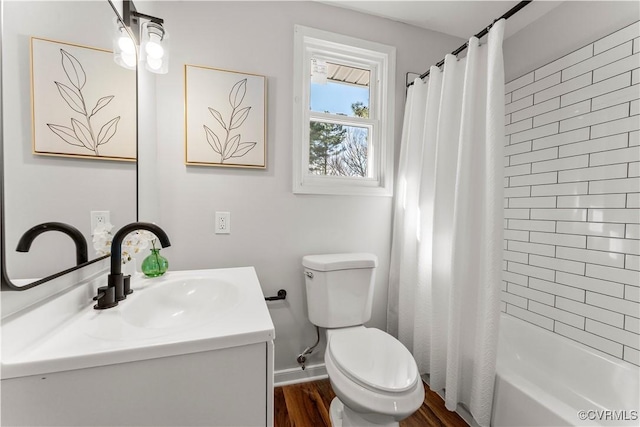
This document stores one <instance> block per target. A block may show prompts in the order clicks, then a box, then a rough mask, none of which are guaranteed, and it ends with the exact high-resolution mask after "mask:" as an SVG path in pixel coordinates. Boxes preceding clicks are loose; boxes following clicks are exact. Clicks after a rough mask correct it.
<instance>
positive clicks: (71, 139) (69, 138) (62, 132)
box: [47, 124, 84, 147]
mask: <svg viewBox="0 0 640 427" xmlns="http://www.w3.org/2000/svg"><path fill="white" fill-rule="evenodd" d="M47 126H49V129H51V130H52V131H53V133H55V134H56V135H58V136H59V137H60V138H62V139H63V140H64V141H65V142H66V143H67V144H71V145H75V146H77V147H84V145H82V143H81V142H80V141H78V138H76V134H75V133H73V129H71V128H68V127H66V126H61V125H52V124H47Z"/></svg>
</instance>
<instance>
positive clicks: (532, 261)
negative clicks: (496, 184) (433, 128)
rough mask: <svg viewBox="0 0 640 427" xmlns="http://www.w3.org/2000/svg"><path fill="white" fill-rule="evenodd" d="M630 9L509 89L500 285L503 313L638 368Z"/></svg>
mask: <svg viewBox="0 0 640 427" xmlns="http://www.w3.org/2000/svg"><path fill="white" fill-rule="evenodd" d="M609 4H611V3H609ZM618 6H620V7H621V9H617V8H616V7H618ZM627 6H628V5H621V4H619V3H614V4H613V6H612V8H611V9H608V10H611V11H612V13H611V15H607V14H606V13H603V14H602V15H601V17H600V18H601V19H600V20H601V21H607V22H608V18H611V19H612V20H615V21H617V19H618V18H617V13H613V12H614V11H616V12H619V11H620V10H622V9H626V8H627ZM638 6H639V4H638V3H635V9H636V13H635V15H634V18H635V21H636V22H635V23H633V24H631V25H627V26H622V25H621V26H618V27H616V28H615V29H616V30H617V31H615V32H612V33H611V34H609V35H606V36H605V37H603V38H598V37H597V36H596V35H595V33H597V32H598V31H597V30H596V31H594V32H593V33H591V34H590V35H586V34H583V37H588V40H589V43H585V44H584V45H581V46H578V47H579V49H577V50H575V51H572V52H571V53H569V52H568V51H565V52H563V53H564V54H566V55H558V56H559V57H557V59H556V60H555V61H553V62H550V63H548V64H546V65H544V66H542V67H537V68H535V69H534V70H531V69H529V72H528V73H527V74H524V75H523V76H521V77H519V78H517V79H515V80H513V81H511V82H510V83H507V85H506V88H505V93H506V100H505V102H506V107H505V108H506V110H505V111H506V112H507V116H506V123H507V126H506V132H505V133H506V135H507V137H506V144H507V147H505V165H506V168H505V176H506V179H505V207H506V209H505V249H506V250H505V253H504V254H505V262H504V265H505V272H504V275H503V279H504V283H503V288H502V290H503V293H502V301H503V303H502V304H503V307H502V309H503V311H506V313H507V314H510V315H512V316H515V317H518V318H521V319H523V320H526V321H528V322H530V323H533V324H535V325H538V326H540V327H542V328H545V329H549V330H551V331H553V332H555V333H557V334H560V335H563V336H565V337H568V338H570V339H573V340H575V341H578V342H581V343H583V344H585V345H588V346H590V347H593V348H596V349H598V350H600V351H602V352H605V353H607V354H610V355H612V356H615V357H617V358H619V359H622V360H625V361H627V362H630V363H633V364H635V365H640V335H639V334H640V271H639V270H640V228H639V227H640V226H639V223H640V202H639V197H638V196H639V195H640V177H639V170H638V169H639V166H640V146H639V143H640V140H639V136H638V135H639V132H640V115H639V114H640V109H639V106H640V99H639V98H640V85H639V83H640V22H637V20H638V17H639V15H638V13H637V9H638ZM565 11H566V9H563V11H560V12H559V16H552V17H549V18H551V19H547V20H546V21H544V22H540V23H534V24H533V26H535V28H537V29H538V31H540V32H542V33H555V30H556V28H557V27H556V26H564V25H566V21H562V20H560V21H558V19H559V18H561V17H562V14H563V13H564V12H565ZM596 12H601V13H602V12H604V11H599V10H598V9H597V8H596V9H593V13H596ZM590 18H592V16H590V15H588V16H585V17H584V21H585V22H590ZM627 20H628V18H627ZM561 23H562V24H561ZM533 26H532V27H533ZM571 27H572V28H573V30H575V31H576V32H578V33H580V32H582V31H581V30H578V27H577V26H571ZM601 27H603V28H604V27H606V25H605V24H604V23H603V24H602V25H601ZM529 36H530V37H536V36H537V34H536V33H532V34H529ZM574 39H575V40H577V39H578V38H577V37H575V38H574ZM514 46H515V45H512V48H513V49H515V47H514ZM547 47H549V46H547ZM521 48H524V47H521ZM549 51H551V52H557V49H550V48H549ZM505 56H506V55H505Z"/></svg>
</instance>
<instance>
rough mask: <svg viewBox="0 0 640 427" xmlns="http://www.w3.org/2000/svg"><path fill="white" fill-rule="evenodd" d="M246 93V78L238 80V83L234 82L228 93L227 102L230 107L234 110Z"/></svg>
mask: <svg viewBox="0 0 640 427" xmlns="http://www.w3.org/2000/svg"><path fill="white" fill-rule="evenodd" d="M246 93H247V79H244V80H240V81H239V82H238V83H236V84H234V85H233V87H232V88H231V92H230V93H229V103H230V104H231V107H232V108H233V109H234V110H235V109H236V108H237V107H238V106H239V105H240V104H242V101H243V100H244V96H245V94H246Z"/></svg>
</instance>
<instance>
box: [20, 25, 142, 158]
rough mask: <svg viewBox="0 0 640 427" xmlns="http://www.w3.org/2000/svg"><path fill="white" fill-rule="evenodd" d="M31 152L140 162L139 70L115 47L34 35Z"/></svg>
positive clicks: (31, 43) (32, 49)
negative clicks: (119, 60)
mask: <svg viewBox="0 0 640 427" xmlns="http://www.w3.org/2000/svg"><path fill="white" fill-rule="evenodd" d="M30 46H31V115H32V117H31V119H32V120H31V123H32V152H33V154H36V155H45V156H59V157H75V158H83V159H98V160H119V161H136V135H137V124H136V120H137V119H136V73H135V72H132V71H131V70H127V69H125V68H122V67H120V66H118V65H117V64H116V63H115V62H114V61H113V54H112V52H111V51H109V50H106V49H101V48H96V47H89V46H83V45H79V44H75V43H69V42H63V41H58V40H49V39H44V38H38V37H31V42H30Z"/></svg>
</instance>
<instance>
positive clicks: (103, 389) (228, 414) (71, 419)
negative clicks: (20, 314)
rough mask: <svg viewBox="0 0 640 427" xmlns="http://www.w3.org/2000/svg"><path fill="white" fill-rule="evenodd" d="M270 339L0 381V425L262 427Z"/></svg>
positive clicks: (268, 382) (265, 420) (268, 384)
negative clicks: (211, 349)
mask: <svg viewBox="0 0 640 427" xmlns="http://www.w3.org/2000/svg"><path fill="white" fill-rule="evenodd" d="M269 346H272V343H271V342H262V343H257V344H250V345H245V346H238V347H232V348H226V349H220V350H214V351H206V352H200V353H191V354H184V355H178V356H171V357H162V358H158V359H148V360H141V361H135V362H129V363H120V364H116V365H108V366H99V367H95V368H88V369H78V370H74V371H65V372H56V373H51V374H44V375H34V376H29V377H22V378H13V379H7V380H3V381H2V419H1V422H2V425H12V426H20V425H24V426H26V425H28V426H38V425H42V426H44V425H46V426H54V425H58V426H62V425H64V426H91V425H109V426H125V425H126V426H178V425H180V426H191V425H200V426H242V427H249V426H266V425H271V424H272V422H271V420H270V419H269V418H270V416H271V415H270V414H272V411H270V410H268V409H267V408H268V405H267V403H268V402H269V401H271V400H272V399H270V398H269V396H270V393H269V387H272V380H269V377H268V376H269V375H273V370H272V369H269V368H268V365H269V364H268V363H267V362H268V361H267V357H268V356H267V355H268V354H269Z"/></svg>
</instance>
